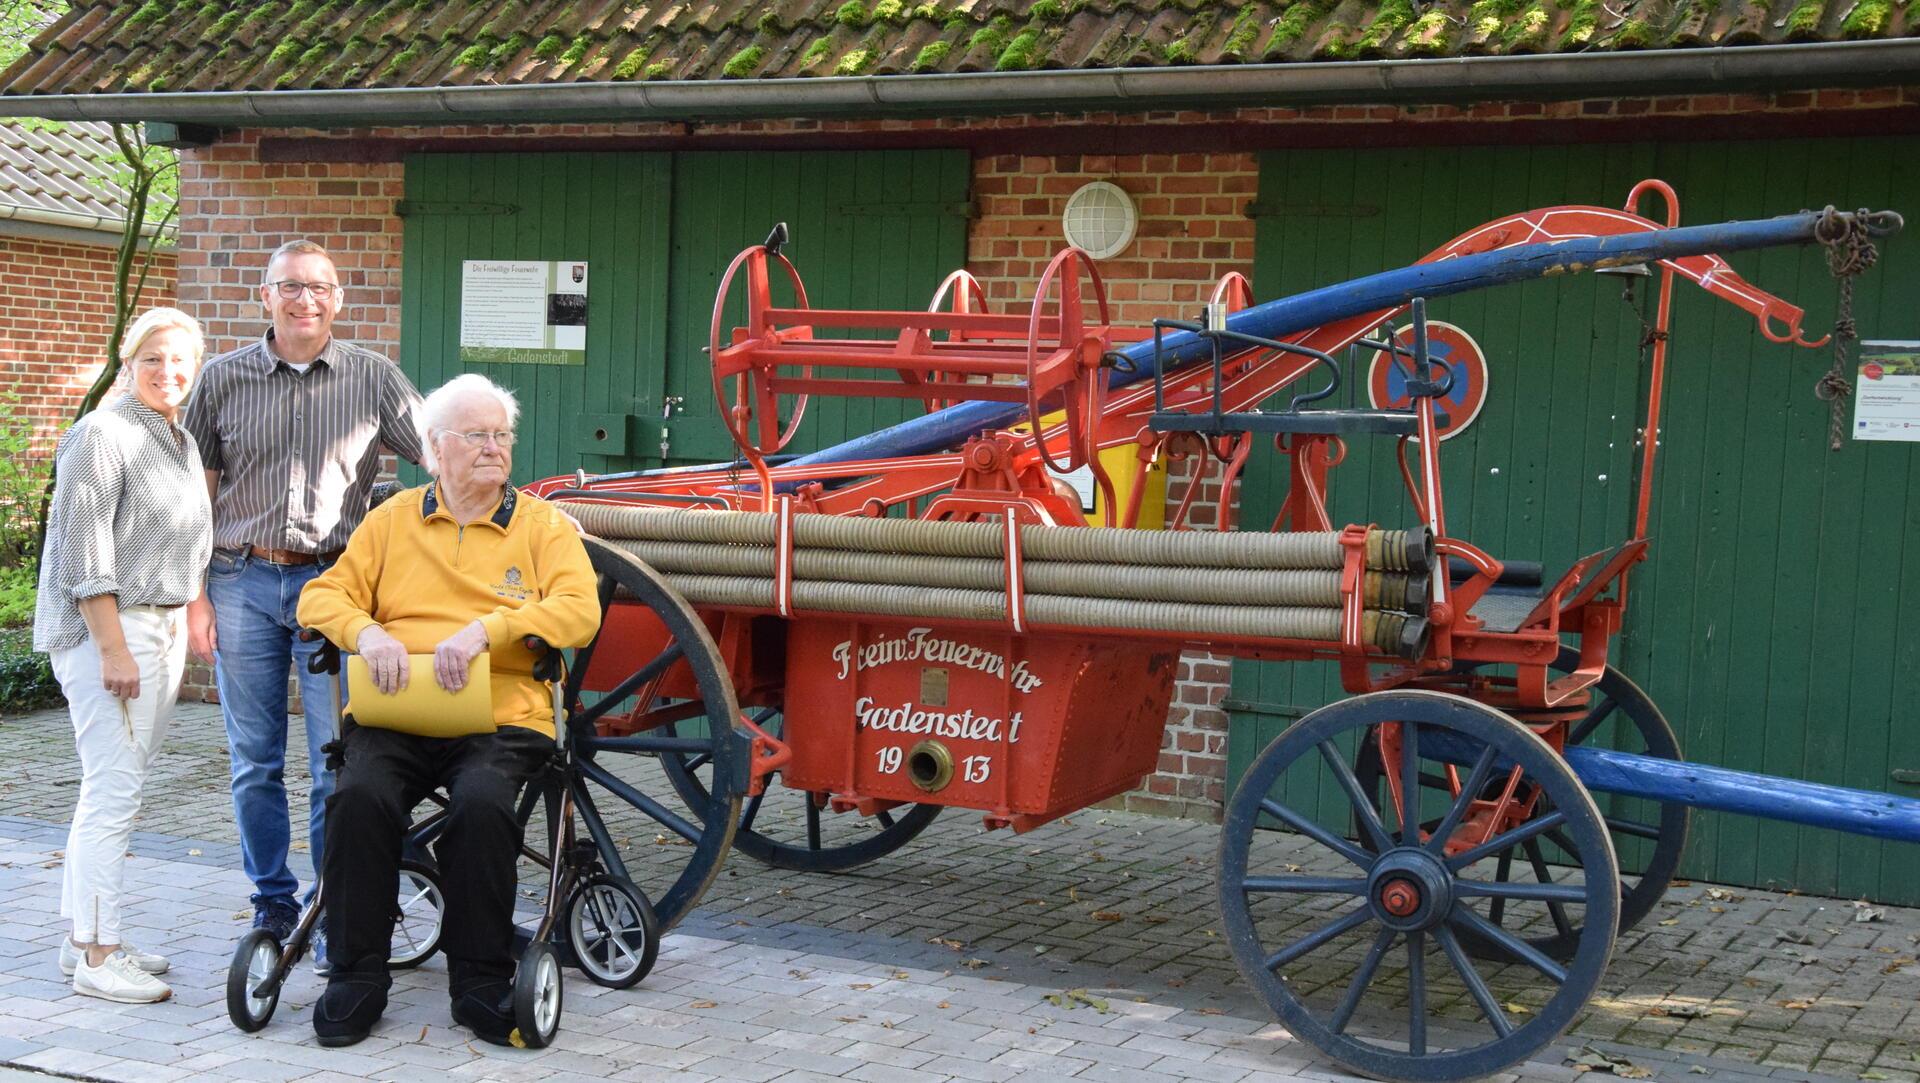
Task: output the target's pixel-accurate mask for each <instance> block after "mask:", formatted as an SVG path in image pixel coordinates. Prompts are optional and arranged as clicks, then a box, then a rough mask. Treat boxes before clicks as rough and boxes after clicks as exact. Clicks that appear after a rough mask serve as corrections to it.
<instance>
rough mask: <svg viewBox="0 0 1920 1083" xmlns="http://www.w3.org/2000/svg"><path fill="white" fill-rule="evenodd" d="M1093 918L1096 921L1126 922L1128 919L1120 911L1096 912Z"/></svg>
mask: <svg viewBox="0 0 1920 1083" xmlns="http://www.w3.org/2000/svg"><path fill="white" fill-rule="evenodd" d="M1092 916H1093V920H1095V921H1125V920H1126V917H1127V915H1125V914H1122V913H1121V912H1119V911H1118V910H1095V911H1094V912H1093V915H1092Z"/></svg>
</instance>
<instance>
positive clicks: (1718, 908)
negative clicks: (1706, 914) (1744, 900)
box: [1707, 906, 1727, 914]
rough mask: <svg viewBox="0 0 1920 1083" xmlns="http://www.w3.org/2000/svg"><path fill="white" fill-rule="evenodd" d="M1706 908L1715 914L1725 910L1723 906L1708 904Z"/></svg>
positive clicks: (1722, 912)
mask: <svg viewBox="0 0 1920 1083" xmlns="http://www.w3.org/2000/svg"><path fill="white" fill-rule="evenodd" d="M1707 909H1709V910H1711V911H1713V912H1714V913H1716V914H1724V913H1726V912H1727V908H1726V907H1724V906H1709V907H1707Z"/></svg>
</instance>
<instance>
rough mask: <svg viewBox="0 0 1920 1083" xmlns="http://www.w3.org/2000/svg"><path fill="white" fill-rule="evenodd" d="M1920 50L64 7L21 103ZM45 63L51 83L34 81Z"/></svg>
mask: <svg viewBox="0 0 1920 1083" xmlns="http://www.w3.org/2000/svg"><path fill="white" fill-rule="evenodd" d="M1910 33H1920V0H1624V2H1623V3H1621V4H1612V3H1608V2H1603V0H1422V2H1416V0H1274V2H1262V3H1237V2H1232V0H1029V2H1026V3H1010V2H1005V0H946V2H939V0H926V2H919V3H915V2H914V0H784V2H780V3H775V4H747V3H744V2H742V0H708V2H707V3H705V4H702V5H689V4H686V3H663V2H658V0H293V2H291V3H289V2H286V0H264V2H259V3H234V2H228V0H113V2H98V0H94V2H89V0H77V2H75V3H74V5H73V8H72V10H71V11H70V12H69V14H68V15H67V16H66V17H65V18H63V19H62V20H61V21H60V22H58V23H56V24H55V25H54V26H52V27H51V28H49V29H48V30H47V31H46V32H45V33H44V34H42V35H41V36H40V38H39V39H38V40H37V41H36V43H35V46H34V49H35V52H33V53H29V54H28V55H27V56H26V57H24V58H22V59H21V60H20V61H19V62H18V63H17V64H16V65H15V66H14V67H13V68H12V69H10V70H9V71H8V72H6V73H4V74H0V88H4V92H6V93H12V94H57V93H89V92H96V91H102V90H104V91H107V92H113V91H144V90H154V89H166V90H175V91H196V90H197V91H213V90H255V89H264V88H267V87H278V88H288V89H292V88H350V89H355V88H376V87H395V86H453V85H462V84H470V83H520V84H525V83H541V82H560V81H572V80H576V79H602V80H607V79H611V80H630V79H663V78H675V79H723V78H724V79H754V78H780V77H791V76H796V75H827V74H833V75H883V76H884V75H892V74H901V73H933V72H961V71H996V70H997V71H1027V70H1035V69H1076V68H1080V69H1085V68H1103V67H1115V66H1137V65H1148V66H1166V65H1175V64H1234V63H1289V62H1305V61H1340V60H1353V59H1362V58H1372V57H1384V58H1389V59H1412V58H1427V57H1451V56H1480V55H1498V54H1517V53H1540V52H1571V51H1591V50H1597V49H1607V50H1630V49H1656V48H1669V47H1681V46H1688V47H1691V46H1702V45H1705V46H1713V45H1749V44H1763V43H1769V42H1787V41H1821V40H1830V41H1840V40H1858V39H1863V38H1893V37H1903V36H1906V35H1908V34H1910ZM49 60H51V61H52V62H47V61H49Z"/></svg>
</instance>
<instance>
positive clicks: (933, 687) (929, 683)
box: [920, 666, 947, 707]
mask: <svg viewBox="0 0 1920 1083" xmlns="http://www.w3.org/2000/svg"><path fill="white" fill-rule="evenodd" d="M920 703H921V705H922V706H926V707H945V706H946V705H947V671H946V670H944V669H941V668H939V667H937V666H923V667H921V669H920Z"/></svg>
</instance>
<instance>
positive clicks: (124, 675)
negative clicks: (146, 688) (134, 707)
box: [100, 647, 140, 699]
mask: <svg viewBox="0 0 1920 1083" xmlns="http://www.w3.org/2000/svg"><path fill="white" fill-rule="evenodd" d="M100 683H101V684H102V685H104V686H105V687H106V689H107V692H108V694H110V695H113V696H116V697H118V698H120V699H139V698H140V664H139V663H137V662H135V661H134V660H133V654H132V653H131V652H130V651H128V650H127V649H126V648H125V647H121V648H120V649H119V650H104V651H101V652H100Z"/></svg>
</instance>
